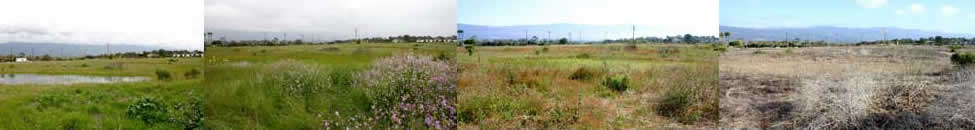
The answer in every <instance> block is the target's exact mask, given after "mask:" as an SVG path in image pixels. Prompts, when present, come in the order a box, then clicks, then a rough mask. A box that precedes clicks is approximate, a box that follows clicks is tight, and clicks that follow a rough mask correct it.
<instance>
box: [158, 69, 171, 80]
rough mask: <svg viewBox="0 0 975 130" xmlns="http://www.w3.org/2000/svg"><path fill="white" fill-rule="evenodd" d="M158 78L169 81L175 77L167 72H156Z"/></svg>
mask: <svg viewBox="0 0 975 130" xmlns="http://www.w3.org/2000/svg"><path fill="white" fill-rule="evenodd" d="M156 78H157V79H159V80H163V81H169V80H171V79H173V76H172V75H171V74H169V71H166V70H156Z"/></svg>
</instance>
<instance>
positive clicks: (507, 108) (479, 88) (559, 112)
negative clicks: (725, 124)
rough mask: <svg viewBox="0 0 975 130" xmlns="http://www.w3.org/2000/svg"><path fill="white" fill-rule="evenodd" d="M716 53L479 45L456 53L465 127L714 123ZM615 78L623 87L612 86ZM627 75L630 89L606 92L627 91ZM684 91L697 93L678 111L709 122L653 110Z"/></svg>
mask: <svg viewBox="0 0 975 130" xmlns="http://www.w3.org/2000/svg"><path fill="white" fill-rule="evenodd" d="M457 50H458V51H465V50H466V49H465V48H463V47H458V48H457ZM539 50H548V51H539ZM714 50H715V49H713V48H711V47H710V46H704V45H697V46H694V45H646V44H644V45H636V46H627V45H623V44H609V45H550V46H499V47H485V46H481V47H477V49H476V50H475V51H474V52H473V54H472V55H468V54H466V53H465V54H461V55H457V57H458V63H459V64H460V66H461V69H462V70H461V72H462V73H461V76H460V81H459V84H458V86H459V87H458V90H457V91H458V94H459V95H458V103H459V106H458V108H459V109H460V112H459V114H458V118H460V122H461V123H460V124H461V125H460V128H475V129H476V128H481V129H496V128H501V129H504V128H526V127H527V128H557V129H607V128H648V127H660V126H661V125H664V124H676V125H668V126H687V127H707V126H713V125H715V124H716V121H717V117H718V116H717V96H716V94H717V80H718V78H717V58H718V55H717V52H716V51H714ZM581 68H585V70H582V69H581ZM612 77H620V78H618V79H619V80H618V81H620V82H614V81H607V79H613V78H612ZM622 77H627V79H628V81H626V83H625V85H626V86H627V87H626V88H625V90H624V89H623V87H616V88H615V89H616V90H614V88H613V87H607V85H608V86H622V85H623V84H624V83H623V82H622ZM604 81H607V82H611V83H604ZM678 87H680V88H687V89H689V90H693V91H692V92H693V93H692V94H694V95H696V96H693V99H692V100H694V101H695V102H693V103H689V104H686V105H687V107H682V108H679V109H680V110H675V111H695V112H696V113H698V114H697V115H691V114H682V115H688V116H700V117H701V118H702V119H698V120H687V119H691V118H686V117H668V116H662V115H658V114H656V113H655V112H654V111H656V109H655V108H656V107H655V106H657V104H660V103H661V102H665V101H661V99H663V98H664V97H665V96H664V95H666V94H667V93H666V91H665V90H669V89H670V88H678ZM648 119H660V120H652V121H651V120H648ZM694 119H697V118H694ZM661 120H663V121H661Z"/></svg>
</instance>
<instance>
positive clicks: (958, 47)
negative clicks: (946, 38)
mask: <svg viewBox="0 0 975 130" xmlns="http://www.w3.org/2000/svg"><path fill="white" fill-rule="evenodd" d="M961 48H963V46H961V45H950V46H948V49H949V50H950V51H951V52H956V51H958V49H961Z"/></svg>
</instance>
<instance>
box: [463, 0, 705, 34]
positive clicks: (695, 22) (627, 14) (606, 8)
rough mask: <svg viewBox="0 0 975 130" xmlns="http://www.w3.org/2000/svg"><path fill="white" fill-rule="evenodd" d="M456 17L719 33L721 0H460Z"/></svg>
mask: <svg viewBox="0 0 975 130" xmlns="http://www.w3.org/2000/svg"><path fill="white" fill-rule="evenodd" d="M457 12H458V13H459V14H458V15H459V17H458V19H457V22H459V23H464V24H475V25H492V26H511V25H533V24H556V23H571V24H593V25H613V24H626V25H629V24H636V25H641V26H646V27H651V28H656V29H655V30H648V31H655V32H653V33H652V34H659V35H656V36H663V35H672V34H688V33H689V34H693V35H716V34H717V33H718V0H458V8H457Z"/></svg>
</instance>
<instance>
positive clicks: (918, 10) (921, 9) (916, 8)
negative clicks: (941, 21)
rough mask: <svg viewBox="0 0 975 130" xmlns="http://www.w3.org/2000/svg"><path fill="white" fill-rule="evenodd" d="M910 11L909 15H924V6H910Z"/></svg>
mask: <svg viewBox="0 0 975 130" xmlns="http://www.w3.org/2000/svg"><path fill="white" fill-rule="evenodd" d="M910 9H911V13H914V14H922V13H924V5H922V4H911V6H910Z"/></svg>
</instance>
